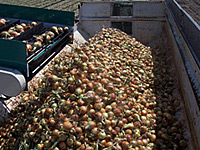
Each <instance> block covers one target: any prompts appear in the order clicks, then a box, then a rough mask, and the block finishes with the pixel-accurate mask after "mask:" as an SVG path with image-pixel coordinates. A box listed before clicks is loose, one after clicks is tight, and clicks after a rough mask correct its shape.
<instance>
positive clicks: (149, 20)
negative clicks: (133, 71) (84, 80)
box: [0, 0, 200, 150]
mask: <svg viewBox="0 0 200 150" xmlns="http://www.w3.org/2000/svg"><path fill="white" fill-rule="evenodd" d="M0 16H1V17H2V18H5V19H6V20H8V23H7V24H6V26H9V27H10V26H12V25H13V24H14V25H16V24H17V25H19V24H21V23H26V24H29V22H31V23H32V22H36V23H37V25H34V26H33V27H32V28H31V29H29V30H27V31H25V32H23V33H21V34H20V35H19V36H16V37H14V38H13V39H5V38H1V39H0V43H1V49H0V51H1V55H0V94H1V95H2V98H1V99H2V100H5V99H8V98H9V97H12V96H16V95H18V94H19V93H21V91H23V90H24V89H26V88H27V82H28V81H29V80H31V79H32V78H33V77H34V76H35V75H36V73H38V72H39V71H40V70H41V69H42V68H43V67H44V66H45V65H46V64H47V63H48V62H49V61H50V60H51V59H52V58H53V57H54V56H55V55H56V54H57V53H58V52H59V51H60V49H61V48H63V46H64V45H66V44H67V43H69V42H71V41H72V39H73V40H74V42H75V43H74V44H77V45H82V44H83V43H86V45H87V44H88V42H86V41H87V40H88V39H89V38H91V37H93V36H94V35H95V34H96V33H98V32H100V31H101V30H102V28H103V29H104V30H105V29H106V28H112V29H120V30H122V31H124V32H125V33H127V34H128V35H130V36H131V37H134V38H135V39H136V40H138V41H140V42H142V43H143V44H145V45H147V46H149V47H152V48H153V49H159V50H161V51H162V50H163V51H165V53H166V54H167V56H166V57H167V59H166V61H168V62H170V64H172V67H171V68H170V69H171V70H172V72H173V75H174V78H175V79H176V80H175V81H176V85H177V88H176V92H174V94H173V96H175V97H176V96H177V98H178V99H180V100H181V104H182V105H181V109H182V110H179V112H180V113H181V115H180V113H179V114H176V117H177V118H179V119H181V120H182V122H183V121H185V122H183V126H184V127H185V128H186V129H185V130H184V132H185V136H186V139H188V140H189V141H188V144H187V148H186V149H189V150H193V149H194V150H199V149H200V111H199V107H200V51H199V49H200V43H199V41H200V26H199V25H198V24H197V23H196V22H195V21H194V20H193V18H192V17H191V16H190V15H189V14H188V13H187V12H186V11H185V10H184V9H182V8H181V6H180V5H179V4H178V3H177V2H176V1H175V0H165V1H142V0H135V1H112V2H110V1H109V2H108V1H105V2H104V1H97V2H93V1H92V2H81V3H80V9H79V22H78V23H77V24H76V27H74V13H73V12H62V11H55V10H46V9H37V8H30V7H22V6H12V5H0ZM33 24H35V23H33ZM6 26H5V27H6ZM52 26H57V27H62V28H63V29H64V28H65V27H66V26H67V27H68V30H66V31H63V32H62V33H61V34H57V36H56V37H55V38H53V39H52V41H51V42H50V43H47V42H46V43H44V45H42V46H41V47H40V48H38V49H36V50H34V51H33V52H31V51H30V52H27V48H26V46H27V45H26V44H29V43H27V41H28V42H32V40H33V38H34V39H35V35H40V34H41V33H44V32H46V31H49V30H51V28H52ZM3 28H4V27H2V28H0V30H1V29H2V31H4V29H3ZM73 29H74V34H73ZM6 35H7V34H6ZM75 50H77V51H79V52H80V47H79V48H78V49H75ZM73 58H75V57H72V58H71V59H70V60H71V61H72V59H73ZM83 59H88V58H85V57H84V58H83ZM73 71H74V70H73ZM73 71H72V73H73V74H75V73H74V72H73ZM75 71H76V70H75ZM51 77H52V76H51ZM53 77H55V76H53ZM53 80H55V78H51V81H53ZM61 81H62V80H61ZM11 82H12V84H11ZM70 82H74V79H70ZM72 88H73V87H72ZM77 89H78V88H77ZM56 92H59V90H57V91H56V90H55V91H54V93H53V94H52V93H51V95H55V96H57V97H60V95H59V94H58V93H56ZM177 92H178V93H179V94H177V95H176V93H177ZM81 93H82V91H81V90H80V88H79V89H78V90H77V91H75V94H74V95H76V94H77V95H78V94H80V95H81ZM99 93H101V91H99ZM66 95H67V94H66ZM74 95H73V96H74ZM80 95H79V96H80ZM90 95H91V93H90ZM68 96H69V95H68ZM71 96H72V95H71ZM48 98H49V97H47V100H48ZM64 98H66V97H64ZM73 98H74V99H76V97H73ZM79 98H80V97H79ZM83 98H84V97H83ZM97 98H98V97H97ZM45 100H46V99H45ZM45 100H43V101H42V102H44V101H45ZM68 100H69V98H68ZM56 101H57V99H53V102H56ZM62 101H64V100H62ZM40 102H41V101H40ZM79 102H80V101H79ZM80 103H82V101H81V102H80ZM91 103H92V102H91ZM29 104H30V103H29ZM53 104H54V103H53ZM65 104H66V105H70V103H69V102H66V103H65ZM65 104H64V105H65ZM30 105H31V104H30ZM38 105H39V104H38ZM74 105H75V104H74ZM22 106H23V107H25V106H24V105H22ZM22 106H20V107H22ZM51 106H52V105H51ZM23 107H22V108H23ZM36 107H37V106H36ZM52 107H53V106H52ZM59 107H62V106H59ZM95 107H96V106H95ZM101 107H102V106H101ZM77 108H78V107H74V109H77ZM82 108H83V109H84V108H85V107H82ZM30 109H33V107H31V106H30ZM54 109H57V105H56V104H54ZM54 109H51V108H48V112H47V111H46V110H47V109H46V108H45V109H44V108H43V109H42V110H40V108H39V109H38V110H39V111H38V115H41V114H42V113H43V116H42V115H41V116H40V117H48V116H51V115H52V111H53V110H54ZM97 109H98V108H97ZM64 110H65V109H64ZM66 110H67V107H66ZM20 111H21V110H20ZM85 111H87V110H82V112H81V113H80V114H79V115H83V114H84V112H85ZM118 111H123V110H118ZM71 112H73V110H72V111H71V110H70V111H69V113H71ZM67 113H68V112H67ZM123 115H124V114H123ZM61 117H62V116H61ZM61 117H60V118H61ZM69 117H71V116H69ZM73 117H74V116H73ZM168 117H169V116H168ZM135 118H136V120H137V119H138V118H139V117H138V116H137V115H135ZM28 119H29V118H28ZM45 119H46V118H45ZM45 119H43V124H45ZM51 119H52V118H51ZM72 119H74V120H75V119H76V121H77V116H75V118H72ZM97 119H98V118H97ZM86 120H87V119H86ZM138 120H139V122H138V121H137V123H138V124H140V123H141V120H140V118H139V119H138ZM53 121H54V120H53ZM53 121H52V122H53ZM70 121H71V120H69V118H66V119H65V121H64V124H65V125H66V126H67V127H65V131H66V132H67V133H68V132H69V131H68V129H69V128H70V129H71V128H72V126H74V124H76V123H74V122H73V123H74V124H73V125H72V124H71V123H70ZM78 121H79V120H78ZM80 121H82V120H80ZM7 122H9V123H11V121H9V120H8V121H7ZM36 122H37V120H36ZM88 122H90V123H91V122H92V121H91V120H89V121H88ZM102 122H103V121H102ZM92 123H94V121H93V122H92ZM43 124H42V125H43ZM77 124H79V123H77ZM84 125H85V124H83V126H84ZM93 125H94V124H93ZM128 125H129V126H131V125H132V124H128ZM136 125H137V124H136ZM16 126H18V124H17V125H16ZM52 126H53V125H52ZM52 126H50V128H48V124H47V125H46V124H45V125H44V128H45V129H46V128H47V129H48V131H49V132H50V130H51V129H52V128H53V127H52ZM91 126H92V125H91ZM81 127H82V126H81ZM100 127H102V125H101V126H100ZM177 127H178V125H177ZM60 128H61V127H60ZM60 128H59V129H60ZM113 128H114V127H113ZM125 128H129V127H128V126H123V128H122V130H124V129H125ZM132 128H134V127H133V125H132V126H131V128H130V129H132ZM49 129H50V130H49ZM79 129H80V128H79ZM87 130H88V131H89V132H91V131H90V126H89V125H87V124H86V127H85V128H84V130H83V131H82V129H81V130H78V131H79V132H86V131H87ZM108 130H109V129H108ZM41 131H42V130H41ZM65 131H63V132H65ZM78 131H75V130H73V131H71V130H70V135H69V136H68V137H69V139H70V140H68V139H66V138H65V137H64V138H62V140H63V139H64V140H63V141H64V142H63V141H59V140H58V141H56V142H57V143H56V142H55V141H53V140H52V141H51V142H55V144H52V143H51V142H49V141H48V143H44V144H43V143H40V144H38V145H37V146H38V147H39V146H40V147H41V149H43V148H44V146H47V147H48V146H49V145H51V144H52V145H51V146H52V147H53V148H55V147H56V146H57V147H59V148H60V149H62V148H63V147H64V149H65V148H66V146H67V145H68V146H69V145H70V146H71V147H73V148H75V147H76V146H77V147H78V146H80V145H78V144H80V143H78V142H77V141H76V142H75V144H74V143H73V141H74V140H75V139H74V136H73V134H74V135H78V133H76V132H78ZM103 131H104V130H102V131H101V132H100V133H102V134H101V136H100V138H99V139H100V140H101V142H102V143H99V141H100V140H99V139H98V140H97V142H96V143H95V145H93V147H96V149H101V147H103V146H102V144H105V145H106V144H107V145H106V147H107V149H109V148H110V149H112V148H114V147H116V146H118V145H117V144H115V143H114V144H113V145H112V144H111V145H110V143H106V140H107V141H108V140H109V139H110V138H111V137H107V139H106V140H104V135H105V134H104V132H103ZM134 131H135V130H134ZM27 132H28V130H27ZM42 132H43V131H42ZM89 132H88V133H85V134H84V136H88V135H89ZM106 132H107V131H106ZM120 132H121V131H120ZM162 132H168V131H166V130H164V131H162ZM45 134H48V132H45ZM55 134H56V133H55ZM113 134H114V133H113ZM116 134H117V133H116ZM123 134H125V133H123ZM24 136H26V134H24ZM31 136H35V134H34V135H33V134H32V132H31V134H30V135H28V136H27V137H26V138H28V139H29V140H33V139H32V138H31ZM2 137H4V135H2ZM72 137H73V138H72ZM37 138H40V137H37ZM46 138H47V137H46V136H44V135H43V136H42V138H41V139H42V140H45V142H46V141H47V140H46ZM89 138H91V137H89ZM93 138H94V139H95V137H93ZM93 138H91V139H92V141H93V142H95V140H94V139H93ZM179 138H180V139H182V137H181V136H179V137H178V138H177V139H176V140H178V139H179ZM163 139H164V140H166V141H167V142H169V143H170V144H171V145H173V141H169V140H168V139H169V138H168V137H166V136H164V137H163ZM3 140H4V139H3ZM6 140H8V139H6ZM6 140H4V143H6V142H5V141H6ZM50 140H51V139H50ZM115 140H117V142H116V143H121V144H122V142H120V141H121V140H124V139H123V138H120V137H117V138H116V139H115ZM138 140H139V141H138V142H141V140H140V139H138ZM22 141H23V142H21V146H20V148H22V147H23V146H24V147H23V148H25V147H26V148H27V147H28V146H30V147H34V145H33V144H32V143H31V142H30V141H28V140H26V139H25V140H24V139H22ZM65 141H67V142H65ZM28 142H30V145H28V144H27V143H28ZM35 142H36V143H37V142H38V141H35ZM81 142H82V141H81ZM89 142H90V141H89ZM89 142H88V138H87V140H86V139H85V141H84V140H83V143H84V144H82V145H81V146H82V147H83V148H88V149H92V148H91V147H90V146H88V143H89ZM145 142H146V141H145ZM147 142H148V141H147ZM158 142H159V141H158ZM66 143H67V144H66ZM124 143H125V144H124V145H123V144H122V147H123V148H124V149H128V146H127V143H126V142H124ZM130 144H131V146H133V145H134V144H135V143H130ZM142 145H143V147H144V146H146V145H145V144H144V143H143V144H142ZM181 145H182V146H183V147H184V143H181ZM1 146H4V145H1ZM42 146H43V147H42ZM87 146H88V147H87ZM136 146H138V145H137V144H136ZM165 146H167V145H165ZM47 147H45V148H47ZM77 147H76V148H77ZM99 147H100V148H99ZM20 148H19V149H20ZM73 148H72V149H73ZM132 148H133V147H132ZM57 149H58V148H57ZM116 149H117V148H116ZM133 149H134V148H133ZM179 149H181V148H179ZM183 149H184V148H183Z"/></svg>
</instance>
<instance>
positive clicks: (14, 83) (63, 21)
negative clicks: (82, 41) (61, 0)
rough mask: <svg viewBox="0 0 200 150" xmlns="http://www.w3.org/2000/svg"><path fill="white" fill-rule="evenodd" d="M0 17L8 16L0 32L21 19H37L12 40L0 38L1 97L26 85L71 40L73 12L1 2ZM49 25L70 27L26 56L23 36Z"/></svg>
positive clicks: (28, 37)
mask: <svg viewBox="0 0 200 150" xmlns="http://www.w3.org/2000/svg"><path fill="white" fill-rule="evenodd" d="M0 17H1V18H4V19H7V20H9V23H8V24H6V26H3V27H2V28H0V32H1V31H5V30H6V29H9V27H11V26H12V25H15V24H20V23H22V22H23V23H29V22H31V21H36V22H37V24H38V25H37V26H35V27H33V28H32V29H29V30H27V31H25V32H24V33H22V34H20V35H19V36H17V37H15V38H14V39H12V40H9V39H3V38H0V45H1V48H0V99H1V100H6V99H8V98H9V97H12V96H17V95H18V94H19V93H21V92H22V91H23V90H24V89H27V83H28V81H30V80H31V79H32V77H33V76H35V75H36V73H38V72H39V71H40V70H41V69H42V68H43V67H44V66H45V65H46V64H47V63H48V62H49V61H50V60H51V59H52V58H53V57H54V56H55V55H56V54H57V53H58V52H59V51H60V50H61V49H62V48H63V47H64V46H65V45H66V44H67V43H70V42H72V39H73V26H74V12H67V11H58V10H50V9H41V8H33V7H24V6H15V5H6V4H0ZM51 26H59V27H66V26H67V27H68V28H69V30H68V31H66V32H64V33H62V34H59V35H56V37H55V38H54V39H52V40H51V41H50V43H47V44H45V45H43V46H42V48H40V49H39V50H37V51H35V52H34V53H32V54H31V55H28V56H27V53H26V43H24V42H23V40H30V39H31V40H32V38H33V36H35V35H39V34H41V33H44V32H45V31H47V30H49V29H51Z"/></svg>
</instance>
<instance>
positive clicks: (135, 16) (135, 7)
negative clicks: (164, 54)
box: [77, 0, 200, 149]
mask: <svg viewBox="0 0 200 150" xmlns="http://www.w3.org/2000/svg"><path fill="white" fill-rule="evenodd" d="M79 17H80V20H79V25H78V29H77V30H80V31H81V32H83V33H84V34H82V36H83V38H86V39H87V38H89V37H92V36H93V35H94V34H95V33H97V32H98V31H100V30H101V28H102V27H104V28H108V27H114V28H115V27H116V28H119V29H121V30H123V31H125V32H126V33H128V34H129V35H131V36H133V37H135V38H136V39H137V40H139V41H141V42H142V43H145V44H147V45H150V46H152V47H157V46H162V45H161V44H162V41H161V43H155V39H159V37H161V36H162V34H163V33H165V34H166V35H167V36H166V37H165V38H167V40H168V47H170V49H171V51H172V55H173V58H174V63H175V66H176V70H175V71H176V73H177V75H178V80H179V84H180V90H181V94H182V95H181V96H182V99H183V101H184V107H185V110H186V114H187V118H188V122H189V126H190V131H191V135H192V140H193V144H194V149H200V111H199V106H198V103H200V69H199V67H200V63H199V62H200V51H199V50H200V42H199V41H200V26H199V25H198V24H197V23H196V22H195V21H194V20H193V19H192V17H191V16H190V15H189V14H188V13H187V12H186V11H184V10H183V9H182V8H181V6H180V5H179V4H178V3H177V2H176V1H175V0H165V1H164V2H163V1H141V0H135V1H123V2H122V1H119V2H100V1H99V2H82V3H81V7H80V11H79Z"/></svg>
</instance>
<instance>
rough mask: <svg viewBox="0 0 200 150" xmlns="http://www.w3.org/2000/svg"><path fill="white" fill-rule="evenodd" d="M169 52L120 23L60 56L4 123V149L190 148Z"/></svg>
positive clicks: (103, 30)
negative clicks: (140, 38) (122, 28)
mask: <svg viewBox="0 0 200 150" xmlns="http://www.w3.org/2000/svg"><path fill="white" fill-rule="evenodd" d="M173 90H174V80H173V78H172V77H171V75H170V73H169V71H168V66H167V64H166V63H165V59H164V54H163V53H162V52H161V51H159V50H153V49H151V48H150V47H146V46H144V45H143V44H141V43H140V42H137V41H136V40H135V39H134V38H131V37H130V36H128V35H127V34H125V33H124V32H121V31H120V30H117V29H111V28H109V29H102V31H101V32H99V33H98V34H96V35H95V36H94V37H93V38H91V39H89V41H88V43H86V44H84V45H82V46H80V47H78V48H75V49H74V50H73V51H72V52H69V53H68V54H67V55H66V56H65V57H60V58H56V59H55V60H54V61H53V62H52V65H51V67H50V68H49V70H48V71H46V72H45V77H44V79H42V80H41V81H39V84H38V86H36V90H35V91H34V92H33V93H30V94H26V95H24V98H23V100H24V102H23V103H22V104H20V105H19V106H18V107H17V108H16V109H15V110H13V111H12V113H11V117H10V118H8V119H7V120H6V123H5V124H4V125H3V126H2V127H1V129H0V133H1V134H0V143H1V145H0V146H1V147H2V148H3V149H5V150H6V149H12V150H14V149H17V150H18V149H26V150H30V149H34V150H36V149H39V150H42V149H50V150H64V149H79V150H84V149H86V150H93V149H95V150H101V149H104V150H106V149H116V150H120V149H123V150H127V149H132V150H151V149H155V150H156V149H158V150H160V149H184V147H186V145H187V144H186V140H185V139H184V137H183V129H182V125H181V122H180V121H178V120H177V119H176V118H175V113H176V110H177V107H179V104H180V102H179V100H177V99H176V98H174V97H173V96H172V92H173Z"/></svg>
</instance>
